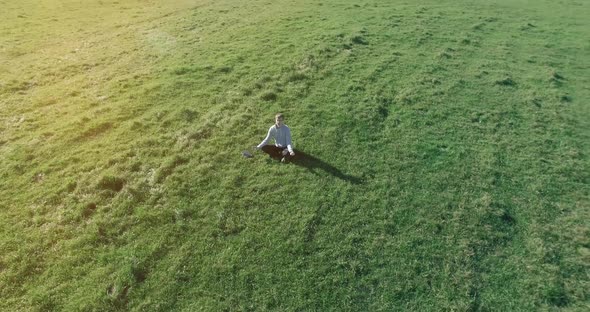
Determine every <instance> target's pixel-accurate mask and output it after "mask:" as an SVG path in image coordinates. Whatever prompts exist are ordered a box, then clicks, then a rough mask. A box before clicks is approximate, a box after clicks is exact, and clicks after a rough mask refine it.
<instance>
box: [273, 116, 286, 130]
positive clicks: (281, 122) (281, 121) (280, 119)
mask: <svg viewBox="0 0 590 312" xmlns="http://www.w3.org/2000/svg"><path fill="white" fill-rule="evenodd" d="M284 124H285V116H283V114H281V113H278V114H276V115H275V125H277V128H280V127H282V126H283V125H284Z"/></svg>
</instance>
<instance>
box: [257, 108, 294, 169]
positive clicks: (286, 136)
mask: <svg viewBox="0 0 590 312" xmlns="http://www.w3.org/2000/svg"><path fill="white" fill-rule="evenodd" d="M284 122H285V117H284V116H283V114H280V113H279V114H276V116H275V124H274V125H272V126H271V127H270V129H268V134H267V135H266V138H264V140H262V142H261V143H260V144H258V146H256V149H262V151H264V152H265V153H267V154H269V155H270V156H271V157H273V158H281V157H282V158H281V162H287V161H289V156H295V152H294V151H293V147H292V146H291V130H290V129H289V127H287V125H285V123H284ZM270 139H274V140H275V145H266V144H267V143H268V141H269V140H270Z"/></svg>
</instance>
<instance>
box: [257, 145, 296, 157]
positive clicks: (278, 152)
mask: <svg viewBox="0 0 590 312" xmlns="http://www.w3.org/2000/svg"><path fill="white" fill-rule="evenodd" d="M262 151H263V152H265V153H267V154H268V155H270V157H272V158H274V159H281V158H283V157H285V159H291V155H290V154H289V153H288V151H287V148H286V147H277V146H274V145H265V146H263V147H262ZM283 151H287V154H286V155H284V156H283Z"/></svg>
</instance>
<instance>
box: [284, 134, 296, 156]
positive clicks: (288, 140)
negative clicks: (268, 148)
mask: <svg viewBox="0 0 590 312" xmlns="http://www.w3.org/2000/svg"><path fill="white" fill-rule="evenodd" d="M287 129H288V130H287V138H286V139H287V150H288V151H289V153H290V154H291V156H295V152H294V151H293V146H292V144H291V129H289V128H287Z"/></svg>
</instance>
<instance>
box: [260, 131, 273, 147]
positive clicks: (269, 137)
mask: <svg viewBox="0 0 590 312" xmlns="http://www.w3.org/2000/svg"><path fill="white" fill-rule="evenodd" d="M272 136H273V134H272V127H270V128H269V129H268V133H267V134H266V138H264V140H262V142H261V143H260V144H258V146H256V148H257V149H261V148H262V147H263V146H265V145H266V144H267V143H268V141H269V140H270V139H271V137H272Z"/></svg>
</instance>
